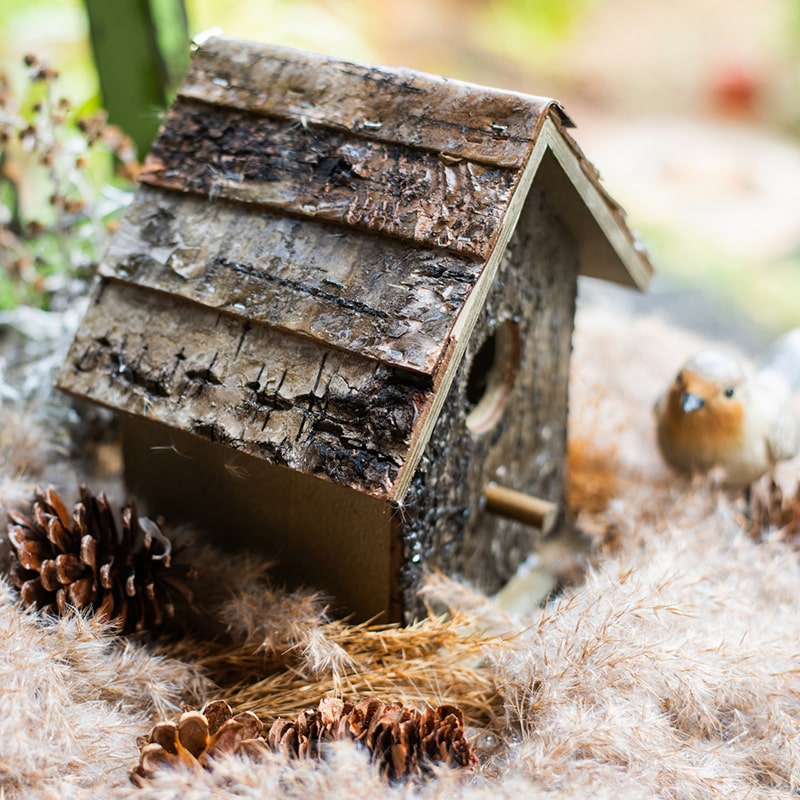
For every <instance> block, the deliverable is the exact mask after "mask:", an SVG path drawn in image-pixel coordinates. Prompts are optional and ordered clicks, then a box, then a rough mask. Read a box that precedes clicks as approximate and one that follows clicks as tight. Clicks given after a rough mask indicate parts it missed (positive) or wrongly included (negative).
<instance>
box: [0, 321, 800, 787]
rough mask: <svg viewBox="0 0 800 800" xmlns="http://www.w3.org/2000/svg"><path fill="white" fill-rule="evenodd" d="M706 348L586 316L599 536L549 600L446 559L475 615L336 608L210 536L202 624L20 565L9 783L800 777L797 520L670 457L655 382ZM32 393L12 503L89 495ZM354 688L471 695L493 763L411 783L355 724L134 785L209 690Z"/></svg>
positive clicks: (588, 419) (2, 746) (6, 730)
mask: <svg viewBox="0 0 800 800" xmlns="http://www.w3.org/2000/svg"><path fill="white" fill-rule="evenodd" d="M698 344H699V342H697V341H696V340H695V339H693V338H692V337H690V336H689V335H687V334H684V333H681V332H679V331H676V330H674V329H672V328H670V327H668V326H666V325H665V324H663V323H660V322H658V321H657V320H653V319H647V318H638V319H637V318H634V319H633V320H624V321H621V320H619V319H618V318H615V317H614V316H611V315H606V314H604V313H602V312H600V311H597V310H594V309H583V310H582V311H581V313H580V314H579V317H578V327H577V332H576V341H575V357H574V363H573V379H572V388H571V391H572V411H571V423H570V424H571V450H570V470H571V482H570V489H569V496H568V500H569V504H570V508H571V510H572V512H573V513H574V514H575V515H576V518H577V524H578V525H579V527H580V528H581V529H582V530H583V531H584V532H585V535H586V536H587V537H588V538H589V539H590V540H591V547H590V548H589V550H588V553H587V554H586V556H585V567H586V569H585V574H584V576H583V579H582V581H580V582H578V583H577V584H576V585H573V586H571V587H570V588H568V589H566V590H564V591H563V592H562V593H561V594H559V595H557V596H555V597H554V598H553V599H552V600H551V601H550V602H549V603H548V604H547V605H546V606H545V607H544V608H541V609H537V610H536V611H535V612H533V613H531V614H529V615H528V616H526V617H524V618H515V617H512V616H511V615H510V614H508V613H507V612H506V611H505V610H504V609H503V608H501V607H499V606H498V605H497V604H496V603H495V602H494V601H492V600H491V599H488V598H486V597H484V596H483V595H481V594H480V593H477V592H474V591H472V590H470V589H469V588H468V587H465V586H462V585H459V584H455V583H453V582H451V581H448V580H445V579H444V578H440V577H438V578H437V577H434V578H432V580H431V582H430V586H429V589H428V597H429V600H430V602H431V605H432V607H433V608H436V609H439V608H442V607H443V606H447V607H449V608H450V610H451V614H452V617H448V616H443V615H440V614H439V613H438V612H437V613H436V614H432V616H431V617H430V618H429V619H426V620H422V621H420V622H419V623H418V624H417V625H415V626H412V627H410V628H407V629H398V628H392V627H369V626H361V627H358V626H351V625H348V624H347V623H345V622H342V621H337V620H330V619H327V618H326V616H325V614H324V601H323V600H322V599H321V598H319V597H318V596H317V595H316V594H315V593H314V592H313V591H308V592H284V591H281V590H280V589H278V588H276V587H275V585H274V584H273V583H272V582H271V580H270V579H269V576H270V574H271V572H270V571H269V570H268V569H267V568H266V565H263V564H261V563H258V562H256V561H255V560H254V559H247V558H245V557H242V558H241V559H233V560H227V561H222V560H221V559H219V558H218V557H217V554H216V553H215V551H214V550H213V549H210V548H209V547H198V548H197V549H196V551H195V552H196V558H197V561H198V565H199V566H200V568H201V571H202V572H203V574H204V579H203V580H204V585H206V586H209V587H213V589H214V591H213V592H210V593H209V594H208V596H207V597H205V598H204V602H205V605H206V607H207V616H208V618H209V619H210V620H212V622H211V623H210V624H209V625H208V626H207V628H206V630H205V631H204V632H195V633H194V634H193V636H192V637H191V638H184V639H181V640H177V641H171V642H161V643H158V644H153V643H147V642H136V641H133V640H120V639H116V638H115V637H114V636H113V632H112V631H110V630H109V629H108V627H104V626H103V625H101V624H99V623H97V622H95V621H92V620H84V619H80V618H77V617H72V618H65V619H61V620H58V621H43V620H41V619H38V618H37V617H35V616H34V615H33V614H31V613H27V612H23V611H21V610H20V608H19V607H18V605H17V603H16V600H15V596H14V593H13V591H12V590H11V589H10V588H9V587H8V586H7V585H6V584H5V583H3V584H0V642H2V649H0V687H1V688H0V700H1V701H2V702H0V711H1V712H2V713H0V792H4V794H5V796H6V797H34V798H51V797H52V798H71V797H76V798H89V797H104V798H121V797H128V796H130V797H140V798H168V797H185V798H200V797H207V796H220V797H222V796H226V797H230V796H233V797H242V798H247V797H252V798H256V797H298V798H299V797H303V798H308V797H315V796H319V797H326V798H348V799H349V798H352V797H364V796H369V797H384V796H385V797H400V796H403V797H406V796H408V797H410V796H417V795H419V796H421V797H430V798H438V797H445V796H459V797H465V798H472V797H476V798H477V797H487V798H488V797H493V798H494V797H515V796H525V797H538V796H542V797H544V796H546V797H548V798H573V797H578V796H591V797H596V798H606V797H608V798H615V800H625V799H626V798H642V797H664V798H726V799H727V798H745V797H747V798H780V797H786V798H788V797H792V796H796V792H797V790H798V789H799V788H800V655H798V647H797V643H798V641H800V591H798V587H800V555H799V554H798V552H797V550H796V549H795V545H794V542H793V540H792V539H791V538H790V539H788V540H787V541H784V540H783V539H784V538H785V537H782V535H781V533H780V531H766V532H765V534H764V535H761V536H758V537H754V536H753V535H752V532H751V530H750V526H749V524H748V522H747V520H746V518H745V517H744V516H743V510H742V503H741V501H740V499H739V498H735V497H730V496H728V495H726V494H724V493H722V492H721V491H719V490H717V489H716V488H715V487H714V486H712V485H710V484H709V483H708V482H704V481H696V482H693V483H690V482H688V481H683V480H680V479H678V478H675V477H673V476H671V475H669V474H667V473H666V471H665V469H664V468H663V466H662V465H661V463H660V460H659V459H658V456H657V454H656V452H655V449H654V448H655V445H654V440H653V434H652V420H651V406H652V403H653V400H654V398H655V396H656V394H657V392H658V391H659V390H660V389H661V387H662V385H663V384H664V383H665V382H666V381H667V380H669V378H670V377H671V376H672V374H673V373H674V371H675V369H676V368H677V367H678V366H679V364H680V363H681V361H682V360H683V359H684V358H685V356H686V355H688V354H689V353H691V352H692V351H693V349H695V347H696V346H697V345H698ZM17 413H18V412H16V411H14V410H9V409H7V408H4V409H2V429H0V430H1V431H2V433H1V435H0V447H2V451H3V456H4V458H3V467H2V475H0V502H2V503H3V504H4V505H17V506H22V507H24V506H25V504H26V503H27V502H29V499H30V495H31V492H30V490H31V486H32V484H34V483H35V482H37V481H48V480H55V481H56V482H58V483H59V484H61V485H62V488H63V490H64V492H65V493H66V494H69V493H70V492H74V485H73V486H63V484H64V483H65V482H66V481H67V478H66V477H65V471H64V469H63V463H64V458H63V455H55V456H54V455H53V453H52V448H51V444H50V443H51V442H52V440H53V435H52V432H51V431H50V430H49V429H48V427H47V425H44V427H43V426H42V424H41V423H35V422H33V423H32V422H30V421H27V422H25V423H24V424H23V423H21V422H20V421H19V419H18V418H17V416H16V415H17ZM798 475H800V466H798V465H797V464H789V465H787V467H786V468H785V469H784V470H783V471H782V473H781V475H780V476H779V477H780V480H781V483H782V485H784V486H785V487H786V496H787V497H790V496H792V491H793V489H792V487H793V486H795V485H796V483H797V478H798ZM53 476H55V477H53ZM83 477H84V476H82V475H79V474H78V475H75V476H74V477H73V480H74V481H75V483H77V482H79V481H81V480H82V479H83ZM97 488H100V487H97ZM117 494H118V495H119V494H120V493H119V491H117ZM119 499H120V500H122V499H123V498H121V497H120V498H119ZM781 519H783V517H781ZM209 635H213V636H214V637H215V638H214V639H213V640H209V638H208V637H209ZM329 693H335V694H338V695H340V696H346V697H355V696H360V695H362V694H379V695H381V696H382V697H384V698H385V699H387V700H395V699H400V700H403V701H405V702H407V703H411V704H414V705H420V704H422V703H426V702H428V703H434V704H435V703H443V702H449V703H455V704H457V705H460V706H461V707H462V708H463V709H464V712H465V720H466V723H467V725H468V727H469V731H470V734H471V735H472V737H473V740H474V742H475V745H476V747H477V750H478V752H479V755H480V757H481V766H480V768H479V769H478V771H477V772H476V773H474V774H471V775H462V774H458V773H456V772H447V771H444V770H440V771H439V772H437V773H436V777H435V778H434V779H432V780H430V781H428V782H426V783H424V784H414V783H412V784H402V785H396V786H389V785H388V784H386V783H385V782H384V781H383V780H382V779H381V778H380V777H379V775H378V773H377V771H376V769H375V767H374V766H373V765H371V764H370V763H369V762H368V760H367V758H366V756H365V755H364V753H363V752H361V751H360V750H358V749H356V748H355V747H354V746H353V745H352V744H350V743H347V742H342V743H339V744H337V745H335V746H331V747H330V750H329V752H328V753H327V755H326V757H325V758H324V759H323V760H322V761H313V762H312V761H295V762H291V761H287V760H286V759H285V758H283V757H282V756H279V755H275V756H273V757H270V758H269V759H268V760H267V761H266V763H262V764H258V765H253V764H250V763H248V762H247V761H244V760H239V759H236V758H233V757H231V758H228V759H227V760H222V761H220V762H219V763H217V764H216V766H215V768H214V769H213V770H212V771H208V772H201V773H199V774H195V773H191V772H188V771H186V772H181V771H172V772H164V773H163V774H161V775H158V776H157V777H156V778H154V779H153V780H152V781H151V783H150V784H149V785H148V786H147V787H145V788H144V789H138V788H136V787H134V786H133V785H132V784H130V783H129V781H128V777H127V771H128V769H129V768H130V767H131V766H132V765H133V764H134V763H135V762H136V760H137V755H138V749H137V745H136V737H137V736H138V735H141V734H144V733H146V732H147V731H148V730H149V728H150V727H151V725H152V724H153V723H154V722H155V721H157V720H159V719H163V718H175V716H176V715H177V713H178V712H179V711H180V710H181V709H182V708H183V706H184V704H192V705H194V706H197V705H199V704H201V703H202V702H203V701H205V700H206V699H208V698H213V697H218V696H224V697H226V698H227V699H228V700H229V701H230V702H231V704H232V705H234V706H235V707H236V710H244V709H246V708H250V709H254V710H256V711H257V712H258V713H259V715H260V716H261V717H262V718H263V719H264V720H265V721H266V722H269V721H271V720H272V719H274V718H275V717H276V716H278V715H290V714H293V713H296V711H298V710H300V709H302V708H305V707H309V706H315V705H316V703H317V702H318V700H319V699H320V697H321V696H322V695H325V694H329Z"/></svg>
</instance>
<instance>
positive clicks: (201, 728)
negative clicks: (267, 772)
mask: <svg viewBox="0 0 800 800" xmlns="http://www.w3.org/2000/svg"><path fill="white" fill-rule="evenodd" d="M262 728H263V723H262V722H261V720H260V719H259V718H258V717H257V716H256V715H255V714H253V713H252V712H251V711H245V712H244V713H242V714H237V715H236V716H234V715H233V712H232V711H231V707H230V706H229V705H228V704H227V703H226V702H225V701H224V700H214V701H212V702H211V703H208V704H207V705H206V707H205V708H204V709H203V710H202V711H186V712H184V713H183V714H182V715H181V717H180V719H179V720H178V722H177V723H174V722H159V723H158V724H157V725H156V726H155V727H154V728H153V730H152V731H151V732H150V735H149V736H145V737H142V738H141V739H140V740H139V742H138V744H139V747H140V748H141V754H140V756H139V763H138V764H137V765H136V766H135V767H134V768H133V769H132V770H131V773H130V776H131V780H132V781H133V782H134V783H136V784H137V785H139V786H142V785H144V781H145V779H147V778H149V777H150V776H151V775H152V774H153V772H155V771H156V770H157V769H163V768H164V767H173V766H177V765H178V764H183V765H185V766H187V767H189V768H192V769H200V768H201V767H204V768H206V769H208V768H210V766H211V761H212V760H213V759H214V758H215V757H218V756H220V755H223V754H225V753H237V754H239V755H247V756H248V757H250V758H251V759H253V760H255V761H257V760H258V759H259V758H260V757H262V756H263V755H264V754H266V753H268V752H269V748H268V747H267V745H266V742H265V741H264V740H263V739H262V738H260V737H259V734H260V733H261V729H262Z"/></svg>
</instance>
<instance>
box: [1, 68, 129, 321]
mask: <svg viewBox="0 0 800 800" xmlns="http://www.w3.org/2000/svg"><path fill="white" fill-rule="evenodd" d="M24 61H25V66H26V68H27V77H28V83H27V85H26V87H25V90H24V91H23V92H22V93H21V94H19V95H18V94H17V93H15V92H14V90H13V88H12V86H11V83H10V81H9V79H8V77H7V76H6V75H3V74H0V145H2V148H0V267H1V268H2V274H3V276H4V278H3V281H2V282H0V308H2V307H6V308H7V307H11V306H13V305H15V304H16V303H19V302H26V303H28V304H31V305H39V306H42V307H50V306H51V305H52V303H53V301H54V299H55V293H56V292H57V291H58V292H59V302H63V303H66V302H68V301H69V299H70V295H72V294H73V292H70V291H68V290H69V289H70V285H71V282H72V281H73V279H75V278H83V279H85V278H87V277H88V275H89V274H90V273H91V272H92V271H93V270H92V268H93V266H94V264H95V263H96V260H97V256H98V254H99V253H100V252H102V250H104V249H105V244H106V241H107V238H108V232H109V228H113V227H114V225H115V219H116V217H117V215H118V214H119V212H120V211H121V210H122V208H124V206H125V205H126V204H127V202H128V200H129V199H130V193H129V191H127V190H128V189H129V188H130V185H131V181H133V180H135V178H136V176H137V174H138V164H137V162H136V156H135V152H134V150H133V145H132V143H131V141H130V139H129V138H128V137H126V136H125V135H124V134H122V133H121V132H120V131H119V130H118V129H117V128H114V127H113V126H110V125H108V124H107V123H106V117H105V114H104V113H103V112H97V113H96V114H94V116H92V117H89V118H80V117H79V116H78V114H77V112H76V111H75V109H74V108H73V106H72V103H71V102H70V101H69V100H68V99H67V98H65V97H63V96H59V95H58V94H57V90H56V87H57V81H58V73H57V72H56V71H55V70H54V69H52V68H51V67H49V66H48V65H47V64H45V63H44V62H42V61H40V60H39V59H38V58H37V57H36V56H33V55H29V56H26V57H25V60H24ZM115 165H118V167H115ZM115 171H116V175H115Z"/></svg>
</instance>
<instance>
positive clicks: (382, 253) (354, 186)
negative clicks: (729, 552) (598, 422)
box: [58, 37, 651, 620]
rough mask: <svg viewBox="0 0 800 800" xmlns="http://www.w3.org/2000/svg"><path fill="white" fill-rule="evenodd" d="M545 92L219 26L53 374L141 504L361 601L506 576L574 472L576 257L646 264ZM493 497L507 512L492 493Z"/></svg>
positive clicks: (407, 609)
mask: <svg viewBox="0 0 800 800" xmlns="http://www.w3.org/2000/svg"><path fill="white" fill-rule="evenodd" d="M571 127H572V123H571V121H570V119H569V117H567V115H566V114H565V112H564V111H563V109H562V108H561V107H560V106H559V105H558V103H556V102H555V101H553V100H549V99H545V98H539V97H532V96H527V95H523V94H516V93H511V92H505V91H498V90H495V89H489V88H484V87H480V86H475V85H471V84H466V83H461V82H458V81H452V80H446V79H443V78H439V77H434V76H431V75H426V74H422V73H419V72H414V71H410V70H406V69H387V68H383V67H373V66H364V65H360V64H354V63H350V62H346V61H341V60H338V59H334V58H329V57H325V56H321V55H317V54H312V53H305V52H298V51H294V50H289V49H282V48H277V47H272V46H266V45H261V44H253V43H248V42H244V41H237V40H232V39H227V38H222V37H218V38H212V39H210V40H208V41H207V42H206V43H205V44H204V45H203V46H202V47H200V48H199V49H198V50H197V51H196V52H195V54H194V57H193V60H192V63H191V66H190V68H189V72H188V74H187V76H186V79H185V81H184V83H183V85H182V87H181V88H180V91H179V93H178V98H177V100H176V101H175V103H174V105H173V106H172V107H171V109H170V110H169V113H168V115H167V118H166V120H165V122H164V124H163V127H162V129H161V132H160V134H159V136H158V139H157V140H156V142H155V144H154V145H153V147H152V151H151V152H150V154H149V156H148V157H147V159H146V161H145V163H144V167H143V170H142V173H141V186H140V187H139V189H138V192H137V194H136V196H135V198H134V200H133V202H132V203H131V205H130V207H129V208H128V209H127V212H126V213H125V216H124V218H123V220H122V222H121V224H120V227H119V230H118V231H117V233H116V234H115V237H114V239H113V242H112V244H111V247H110V249H109V251H108V253H107V254H106V256H105V258H104V260H103V262H102V264H101V266H100V270H99V276H100V277H99V283H98V285H97V287H96V290H95V291H94V294H93V296H92V298H91V300H90V303H89V307H88V311H87V313H86V316H85V318H84V320H83V322H82V324H81V326H80V329H79V330H78V332H77V335H76V338H75V341H74V343H73V345H72V347H71V349H70V351H69V355H68V358H67V361H66V363H65V365H64V367H63V369H62V371H61V373H60V376H59V379H58V383H59V385H60V387H61V388H62V389H64V390H66V391H67V392H70V393H72V394H73V395H76V396H78V397H81V398H85V399H88V400H91V401H94V402H95V403H99V404H101V405H103V406H107V407H108V408H111V409H113V410H115V411H117V412H119V415H120V421H121V427H122V433H123V455H124V461H125V471H126V480H127V483H128V486H129V489H130V490H131V492H133V493H134V494H135V495H136V496H137V497H138V498H139V500H140V503H142V504H143V505H144V506H145V507H146V508H147V509H148V511H150V512H151V513H161V514H164V515H165V516H166V517H167V518H168V520H170V521H177V520H189V521H192V522H193V523H194V524H195V525H197V526H201V527H203V528H205V529H207V530H209V531H210V532H212V533H213V534H215V535H216V536H217V537H218V540H219V541H221V542H224V543H228V544H230V545H231V546H234V545H237V544H245V545H247V546H249V547H253V548H258V549H259V550H260V551H262V552H266V553H268V554H269V555H270V556H272V557H274V559H275V561H276V562H277V567H276V568H277V569H278V571H279V573H280V574H281V575H282V576H283V577H284V578H285V579H286V580H287V581H289V582H291V583H304V584H306V585H312V586H315V587H319V588H321V589H324V590H327V591H328V592H329V593H330V594H331V595H332V596H333V597H334V598H336V601H337V602H338V603H339V604H340V607H341V608H342V609H344V610H349V611H351V612H353V613H354V614H355V616H356V617H357V618H360V619H366V618H369V617H374V616H379V617H381V618H383V619H392V620H398V619H404V618H405V619H409V618H411V617H413V616H414V615H415V614H416V613H417V612H419V610H420V607H421V606H420V600H419V599H418V597H417V593H416V590H417V589H418V587H419V585H420V582H421V579H422V576H423V574H424V573H425V572H426V571H429V570H441V571H443V572H445V573H448V574H453V575H459V576H462V577H464V578H466V579H468V580H471V581H472V582H474V583H475V584H476V585H478V586H481V587H482V588H484V589H485V590H486V591H493V590H496V589H498V588H499V587H500V586H501V585H502V583H503V582H504V581H505V580H506V579H508V577H509V576H510V575H511V574H512V573H513V572H514V570H515V569H516V567H517V566H518V565H519V563H520V562H521V561H522V560H524V559H525V558H526V556H527V555H528V554H529V553H530V551H531V549H532V546H533V545H534V544H535V541H536V537H537V536H539V535H540V533H539V532H537V530H536V529H535V528H532V527H531V526H530V525H527V524H523V523H522V522H520V521H518V520H517V519H511V518H509V515H511V516H514V517H518V518H522V519H524V520H526V521H527V522H531V521H532V522H534V523H537V524H538V526H539V528H540V529H541V528H548V527H550V526H551V525H552V522H553V519H554V513H553V512H554V511H557V509H558V507H559V505H560V503H561V499H562V491H563V483H564V460H565V450H566V424H567V383H568V369H569V359H570V341H571V334H572V328H573V317H574V308H575V294H576V286H577V277H578V274H579V273H582V274H585V275H592V276H596V277H599V278H604V279H608V280H611V281H615V282H617V283H621V284H625V285H628V286H632V287H640V288H641V287H644V286H645V285H646V283H647V281H648V279H649V276H650V273H651V266H650V263H649V261H648V260H647V257H646V255H645V254H644V253H643V251H642V249H641V248H640V247H639V246H638V245H637V242H636V240H635V238H634V236H633V235H632V234H631V232H630V231H629V230H628V228H627V227H626V224H625V222H624V217H623V214H622V212H621V210H620V208H619V207H618V206H617V205H616V204H615V203H614V202H613V200H612V199H611V198H610V197H609V196H608V195H607V194H606V193H605V191H604V190H603V189H602V188H601V186H600V184H599V181H598V178H597V174H596V172H595V171H594V169H593V168H592V167H591V165H590V164H589V163H588V162H587V161H586V159H585V158H584V156H583V154H582V153H581V151H580V149H579V148H578V146H577V145H576V144H575V142H574V141H573V140H572V138H571V137H570V136H569V134H568V133H567V130H568V129H569V128H571ZM497 512H500V513H497Z"/></svg>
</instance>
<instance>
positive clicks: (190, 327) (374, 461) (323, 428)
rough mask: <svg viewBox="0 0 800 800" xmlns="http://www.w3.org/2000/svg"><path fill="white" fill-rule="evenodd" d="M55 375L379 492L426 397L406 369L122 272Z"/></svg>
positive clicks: (95, 395)
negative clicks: (126, 281)
mask: <svg viewBox="0 0 800 800" xmlns="http://www.w3.org/2000/svg"><path fill="white" fill-rule="evenodd" d="M59 385H60V387H61V388H63V389H65V390H67V391H69V392H72V393H75V394H78V395H81V396H83V397H87V398H89V399H91V400H94V401H95V402H98V403H102V404H104V405H106V406H109V407H111V408H113V409H116V410H120V411H125V412H128V413H130V414H138V415H140V416H143V417H146V418H148V419H152V420H155V421H158V422H163V423H165V424H167V425H170V426H172V427H175V428H177V429H178V430H183V431H186V432H189V433H194V434H196V435H198V436H202V437H204V438H206V439H210V440H211V441H215V442H220V443H222V444H226V445H228V446H229V447H231V448H234V450H240V451H243V452H245V453H250V454H252V455H255V456H258V457H260V458H262V459H264V460H265V461H268V462H270V463H273V464H279V465H283V466H287V467H291V468H293V469H296V470H298V471H300V472H304V473H306V474H308V475H317V476H319V477H322V478H326V479H328V480H331V481H333V482H334V483H339V484H342V485H345V486H350V487H352V488H355V489H359V490H361V491H364V492H367V493H369V494H373V495H375V496H379V497H381V496H385V495H387V494H388V493H389V492H390V490H391V488H392V485H393V482H394V480H395V478H396V475H397V471H398V469H399V467H400V465H401V464H402V463H403V460H404V459H405V457H406V453H407V450H408V440H409V437H410V434H411V429H412V426H413V424H414V420H415V419H416V417H417V414H418V411H419V408H420V407H422V406H423V405H424V404H425V403H426V402H427V400H428V396H429V392H428V390H427V387H426V385H425V384H424V383H415V382H414V381H413V379H410V377H409V374H408V373H404V372H400V371H398V370H393V369H391V368H389V367H386V366H383V365H380V364H376V363H374V362H369V361H366V360H362V359H358V358H356V357H354V356H351V355H348V354H347V353H344V352H342V351H338V350H332V349H325V348H320V347H319V345H317V344H315V343H313V342H310V341H307V340H304V339H302V338H300V337H296V336H291V335H289V334H286V333H283V332H280V331H276V330H273V329H270V328H265V327H262V326H256V325H251V324H250V323H249V322H247V321H243V320H240V319H236V318H233V317H229V316H227V315H224V314H221V313H218V312H214V311H209V310H207V309H204V308H202V307H201V306H197V305H194V304H191V303H182V302H180V301H176V300H175V298H172V297H168V296H165V295H160V294H156V293H153V292H150V291H147V290H142V289H139V288H136V287H132V286H127V285H123V284H119V283H117V282H115V281H110V282H108V281H107V282H104V283H102V284H101V285H100V287H99V290H98V292H97V294H96V296H95V298H94V301H93V302H92V304H91V305H90V308H89V311H88V312H87V315H86V317H85V319H84V322H83V325H82V326H81V329H80V330H79V332H78V334H77V337H76V340H75V342H74V343H73V345H72V347H71V349H70V351H69V354H68V358H67V363H66V364H65V366H64V368H63V369H62V372H61V375H60V376H59ZM169 445H170V443H169V441H168V440H167V441H165V443H164V446H165V447H168V446H169Z"/></svg>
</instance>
